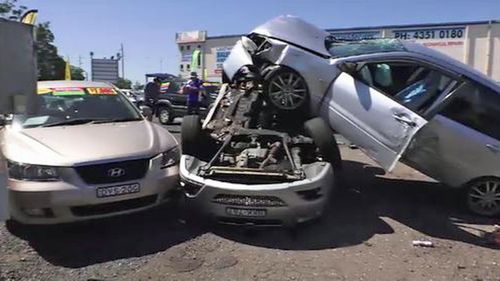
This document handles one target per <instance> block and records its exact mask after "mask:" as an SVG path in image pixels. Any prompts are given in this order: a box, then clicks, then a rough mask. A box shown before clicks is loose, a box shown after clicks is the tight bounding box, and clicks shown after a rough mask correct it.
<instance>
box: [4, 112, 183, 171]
mask: <svg viewBox="0 0 500 281" xmlns="http://www.w3.org/2000/svg"><path fill="white" fill-rule="evenodd" d="M176 145H177V141H176V140H175V138H174V137H173V136H172V135H171V134H170V133H169V132H168V131H167V130H166V129H165V128H163V127H161V126H159V125H157V124H153V123H151V122H148V121H135V122H124V123H103V124H83V125H73V126H58V127H47V128H41V127H39V128H30V129H22V130H15V129H14V128H8V129H4V131H3V136H2V151H3V153H4V156H5V157H6V158H7V159H9V160H11V161H15V162H19V163H29V164H37V165H50V166H74V165H83V164H94V163H100V162H107V161H109V160H116V161H119V160H125V159H138V158H146V157H153V156H155V155H158V154H159V153H161V152H164V151H166V150H168V149H171V148H173V147H174V146H176Z"/></svg>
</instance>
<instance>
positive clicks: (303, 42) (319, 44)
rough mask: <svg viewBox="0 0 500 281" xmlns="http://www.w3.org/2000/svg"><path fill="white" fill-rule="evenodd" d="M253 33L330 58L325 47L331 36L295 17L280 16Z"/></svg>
mask: <svg viewBox="0 0 500 281" xmlns="http://www.w3.org/2000/svg"><path fill="white" fill-rule="evenodd" d="M251 33H256V34H261V35H264V36H268V37H273V38H277V39H280V40H282V41H285V42H287V43H291V44H296V45H299V46H301V47H304V48H306V49H309V50H311V51H314V52H316V53H319V54H321V55H323V56H328V57H329V56H330V54H329V53H328V50H327V49H326V47H325V38H326V37H327V36H329V35H330V34H329V33H328V32H326V31H325V30H323V29H320V28H318V27H316V26H314V25H312V24H310V23H308V22H306V21H304V20H302V19H300V18H298V17H295V16H290V15H284V16H279V17H277V18H274V19H272V20H270V21H268V22H266V23H264V24H262V25H260V26H258V27H257V28H255V29H254V30H252V31H251Z"/></svg>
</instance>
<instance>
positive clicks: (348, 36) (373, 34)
mask: <svg viewBox="0 0 500 281" xmlns="http://www.w3.org/2000/svg"><path fill="white" fill-rule="evenodd" d="M330 34H331V35H332V36H333V37H335V38H336V39H338V40H365V39H377V38H381V37H382V33H381V32H380V31H353V32H330Z"/></svg>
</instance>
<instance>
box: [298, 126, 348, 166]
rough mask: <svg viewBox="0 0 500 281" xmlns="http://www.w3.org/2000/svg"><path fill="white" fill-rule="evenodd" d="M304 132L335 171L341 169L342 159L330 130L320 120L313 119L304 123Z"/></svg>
mask: <svg viewBox="0 0 500 281" xmlns="http://www.w3.org/2000/svg"><path fill="white" fill-rule="evenodd" d="M304 130H305V132H306V134H307V135H308V136H310V137H311V138H312V139H313V141H314V144H315V145H316V146H317V147H318V148H319V151H320V153H321V154H322V155H323V157H325V160H326V161H327V162H329V163H330V164H331V165H332V166H333V169H334V170H335V171H339V170H341V169H342V158H341V156H340V150H339V147H338V145H337V140H336V139H335V135H334V134H333V131H332V129H331V128H330V126H328V124H327V123H326V122H325V121H324V120H323V119H321V118H319V117H317V118H313V119H310V120H308V121H306V122H305V123H304Z"/></svg>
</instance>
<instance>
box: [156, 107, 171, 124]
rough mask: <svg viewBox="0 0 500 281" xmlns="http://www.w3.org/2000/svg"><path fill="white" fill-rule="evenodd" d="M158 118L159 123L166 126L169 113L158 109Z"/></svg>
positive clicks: (164, 109) (166, 110)
mask: <svg viewBox="0 0 500 281" xmlns="http://www.w3.org/2000/svg"><path fill="white" fill-rule="evenodd" d="M158 117H159V119H160V123H162V124H167V123H168V122H169V121H170V112H168V109H166V108H162V109H160V114H159V116H158Z"/></svg>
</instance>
